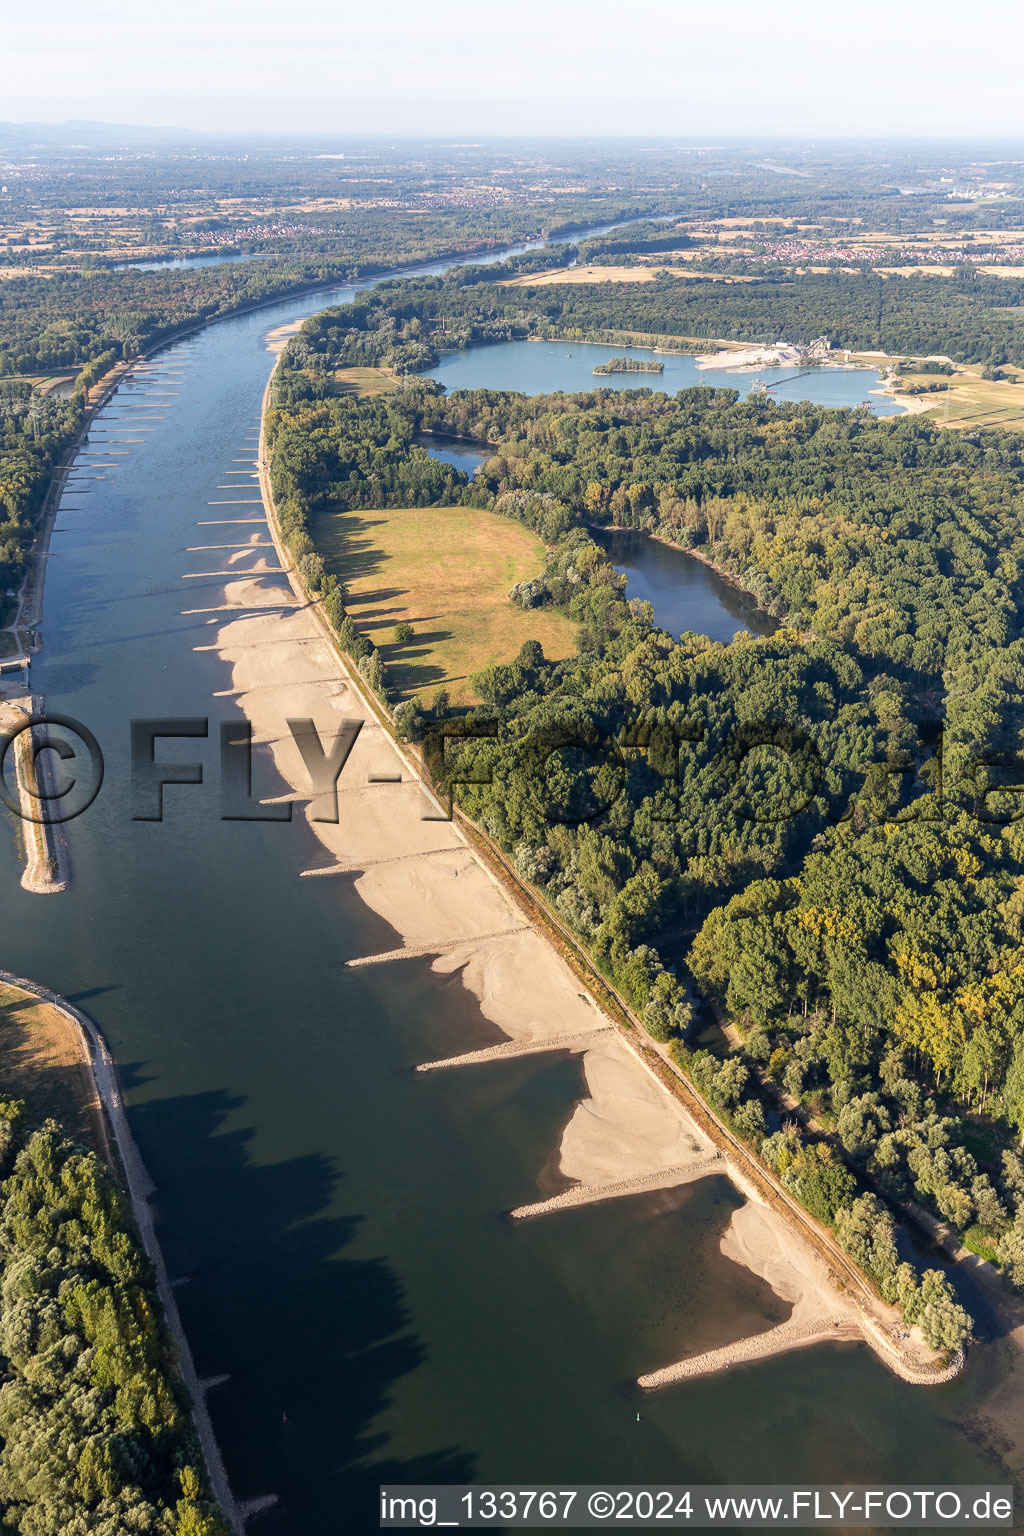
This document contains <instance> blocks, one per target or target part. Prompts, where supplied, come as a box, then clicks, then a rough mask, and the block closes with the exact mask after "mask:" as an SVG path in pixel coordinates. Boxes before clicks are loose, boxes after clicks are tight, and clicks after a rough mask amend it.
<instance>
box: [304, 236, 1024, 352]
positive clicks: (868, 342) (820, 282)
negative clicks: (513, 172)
mask: <svg viewBox="0 0 1024 1536" xmlns="http://www.w3.org/2000/svg"><path fill="white" fill-rule="evenodd" d="M568 259H571V258H568ZM511 271H512V273H513V275H518V269H511ZM503 275H504V274H503V272H502V269H501V268H500V267H492V268H491V269H489V270H488V271H486V272H484V271H482V270H481V269H480V268H478V267H463V268H461V269H459V270H457V271H454V272H449V273H446V274H445V275H444V276H443V277H434V278H420V279H406V280H404V281H397V282H390V283H382V284H380V286H379V287H378V288H376V289H374V290H373V296H372V297H371V295H369V294H367V295H366V296H365V297H361V299H360V302H359V303H358V304H357V306H355V307H354V308H353V307H351V306H349V307H347V308H346V309H344V310H328V311H326V312H325V315H324V317H323V319H322V323H321V325H320V327H319V328H318V330H317V331H316V332H315V333H314V334H313V335H311V336H310V337H309V338H308V345H309V346H310V348H311V350H312V351H317V350H321V351H322V350H323V349H324V348H325V347H330V348H332V349H333V351H334V352H336V353H337V354H338V355H339V356H341V357H342V358H343V360H345V361H352V362H356V361H374V360H378V359H380V358H382V357H383V358H386V359H387V360H388V361H392V362H394V363H395V365H396V366H399V367H407V368H416V367H425V366H427V365H428V364H430V363H432V362H435V361H436V360H437V357H438V355H439V352H440V351H441V350H447V349H452V348H458V347H464V346H471V345H474V344H479V343H480V342H486V341H495V340H506V339H509V338H516V337H525V336H530V335H535V336H546V335H558V336H565V337H568V338H569V339H570V340H586V339H587V338H588V337H590V336H594V335H603V334H606V333H608V332H611V333H614V334H615V335H618V336H622V335H625V334H626V333H631V334H634V335H636V334H639V335H645V336H646V335H662V336H679V337H697V338H711V337H721V338H725V339H734V340H739V341H749V342H752V343H753V342H757V343H764V344H766V345H770V344H772V343H774V342H777V341H778V340H779V339H780V338H782V339H784V340H786V341H790V342H803V343H809V342H811V341H813V340H814V339H815V338H816V337H818V336H821V335H827V336H828V337H829V338H830V340H831V342H832V345H833V346H835V347H847V348H850V349H851V350H860V351H882V352H887V353H894V354H900V353H908V354H911V355H922V354H927V353H934V352H941V353H946V354H948V355H949V356H950V357H953V358H955V359H956V360H957V361H959V362H983V363H992V364H994V365H995V364H999V363H1005V362H1010V363H1024V313H1014V312H1013V310H1014V308H1015V307H1018V306H1024V277H1022V278H1021V279H1016V278H1000V277H985V276H983V275H981V274H979V273H977V272H976V271H975V270H974V269H973V268H971V267H964V268H961V269H958V270H957V272H956V273H955V274H954V275H953V276H952V277H937V276H919V275H907V276H901V277H889V278H886V277H879V276H877V275H876V274H875V273H872V272H869V271H864V272H859V273H856V274H853V273H845V274H844V273H837V272H827V273H815V272H808V273H806V274H805V275H804V276H802V277H787V278H785V279H782V278H779V277H771V278H767V277H758V278H757V279H756V280H755V281H753V282H748V283H736V284H729V283H709V282H706V281H701V280H699V279H697V278H687V277H676V276H673V275H672V274H670V273H665V274H660V275H659V276H657V277H656V278H655V279H654V280H653V281H651V282H649V283H642V284H637V283H591V284H586V283H585V284H566V285H563V286H559V285H557V284H556V285H554V286H551V287H548V286H545V287H543V288H536V289H531V288H506V289H502V287H501V286H500V281H501V278H502V276H503ZM440 315H443V316H444V321H445V324H444V329H443V331H441V330H438V329H437V324H436V322H437V317H438V316H440ZM342 317H343V318H342ZM343 333H344V339H345V346H344V348H341V347H340V346H339V342H340V340H341V337H342V334H343ZM413 341H414V342H415V347H418V348H420V349H422V350H421V351H417V350H416V349H415V347H410V345H409V343H410V342H413Z"/></svg>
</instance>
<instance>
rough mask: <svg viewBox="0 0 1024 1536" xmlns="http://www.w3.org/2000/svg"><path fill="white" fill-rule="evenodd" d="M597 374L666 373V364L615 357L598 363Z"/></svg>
mask: <svg viewBox="0 0 1024 1536" xmlns="http://www.w3.org/2000/svg"><path fill="white" fill-rule="evenodd" d="M594 372H595V373H664V372H665V364H664V363H652V362H643V361H642V360H641V359H640V358H638V357H613V358H610V359H609V360H608V362H607V363H598V365H597V367H596V368H595V369H594Z"/></svg>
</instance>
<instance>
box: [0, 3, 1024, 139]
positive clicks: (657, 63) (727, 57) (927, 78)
mask: <svg viewBox="0 0 1024 1536" xmlns="http://www.w3.org/2000/svg"><path fill="white" fill-rule="evenodd" d="M1022 43H1024V4H1021V3H1020V0H987V3H985V4H984V5H981V4H975V5H970V4H967V3H965V0H896V3H892V4H888V5H886V4H879V3H878V0H874V3H864V0H860V3H850V0H847V3H845V4H843V3H837V0H729V3H727V4H724V3H717V4H716V3H713V0H699V3H695V0H615V3H611V0H514V3H511V4H509V3H504V4H501V5H498V4H495V3H494V0H386V3H382V4H376V5H374V4H367V3H366V0H360V3H359V4H354V3H352V0H298V3H293V4H285V3H282V0H167V3H165V4H162V5H159V4H156V3H154V0H30V3H28V4H26V3H23V0H0V81H2V85H0V119H14V120H24V119H37V120H40V119H41V120H45V121H51V122H53V121H63V120H64V119H66V118H69V117H85V118H99V119H103V120H105V121H108V122H133V123H147V124H154V125H158V124H165V125H174V126H179V125H180V126H184V127H190V128H228V129H235V128H237V129H254V128H264V129H271V130H274V131H288V130H298V131H309V130H312V131H326V132H335V131H336V132H341V133H350V132H358V131H363V132H368V133H375V134H377V133H382V132H383V133H388V132H393V133H442V134H450V133H468V134H482V133H487V132H494V133H549V132H555V133H570V134H574V133H580V134H588V135H593V134H597V133H601V132H606V133H616V134H621V133H641V134H645V133H660V134H679V135H686V136H690V135H694V134H696V135H702V134H704V133H706V132H713V133H715V134H722V133H727V132H734V133H741V134H743V133H763V134H794V135H797V134H803V135H807V134H814V135H824V134H857V135H860V134H864V133H878V134H886V133H912V134H919V133H927V134H939V135H942V136H952V135H961V134H970V135H977V134H1009V135H1022V136H1024V93H1022V92H1021V91H1020V89H1019V85H1018V60H1019V58H1020V54H1021V45H1022Z"/></svg>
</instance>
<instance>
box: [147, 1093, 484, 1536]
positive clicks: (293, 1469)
mask: <svg viewBox="0 0 1024 1536" xmlns="http://www.w3.org/2000/svg"><path fill="white" fill-rule="evenodd" d="M121 1075H122V1080H123V1082H124V1084H125V1087H126V1089H127V1090H129V1091H131V1090H132V1089H134V1088H139V1087H141V1086H142V1085H143V1083H144V1082H145V1080H146V1079H145V1075H144V1073H143V1072H140V1070H139V1067H138V1066H137V1065H136V1066H135V1067H134V1068H133V1067H126V1068H124V1069H122V1074H121ZM242 1102H243V1101H241V1100H240V1099H238V1098H237V1097H233V1096H231V1095H229V1094H228V1093H226V1092H223V1091H217V1092H210V1093H203V1094H194V1095H189V1096H187V1097H178V1098H164V1099H151V1100H149V1101H147V1102H144V1103H141V1104H139V1105H138V1106H136V1107H133V1108H132V1110H131V1119H132V1126H133V1130H134V1132H135V1135H136V1137H137V1139H138V1142H139V1146H140V1150H141V1151H142V1155H143V1159H144V1161H145V1162H146V1165H147V1168H148V1171H149V1173H150V1176H151V1177H152V1179H153V1182H154V1185H155V1186H156V1188H155V1193H154V1195H153V1197H152V1201H153V1209H154V1216H155V1218H156V1220H157V1227H158V1234H159V1237H160V1241H161V1244H162V1245H163V1249H164V1256H165V1259H166V1261H167V1267H168V1270H169V1272H170V1274H171V1277H172V1279H174V1280H178V1281H179V1282H182V1281H183V1282H184V1283H179V1284H178V1285H177V1287H176V1292H175V1294H176V1296H177V1300H178V1306H179V1309H180V1312H181V1317H182V1322H183V1324H184V1327H185V1331H186V1333H187V1335H188V1338H189V1341H190V1344H191V1348H192V1352H193V1356H194V1358H195V1364H196V1370H197V1372H198V1375H199V1377H200V1379H204V1378H209V1377H217V1376H221V1375H227V1376H228V1377H229V1380H228V1381H227V1382H225V1383H224V1384H222V1385H220V1386H217V1387H215V1388H213V1389H212V1390H211V1391H210V1393H209V1396H208V1402H209V1408H210V1414H211V1417H212V1419H213V1424H214V1428H215V1430H216V1433H217V1436H218V1439H219V1441H220V1445H221V1449H222V1451H223V1454H224V1460H225V1464H226V1466H227V1469H228V1476H229V1478H230V1481H231V1484H232V1488H233V1490H234V1492H235V1495H236V1497H237V1498H238V1499H239V1500H245V1499H250V1498H258V1497H261V1496H263V1495H266V1494H275V1495H277V1497H278V1500H279V1503H278V1504H276V1505H275V1506H274V1507H273V1508H271V1509H269V1510H267V1511H266V1512H265V1513H262V1514H260V1515H259V1516H258V1517H257V1518H256V1520H255V1523H254V1525H253V1526H252V1529H253V1530H254V1531H256V1530H258V1531H259V1533H260V1536H310V1533H312V1532H315V1531H324V1532H326V1531H329V1530H333V1529H338V1528H340V1524H339V1522H344V1523H345V1524H348V1525H351V1526H352V1527H353V1528H356V1529H363V1528H369V1527H370V1525H371V1524H372V1525H373V1526H374V1527H376V1524H377V1521H378V1516H377V1514H376V1513H375V1511H376V1509H377V1500H378V1493H377V1490H378V1487H379V1484H380V1483H381V1482H383V1481H391V1482H395V1483H400V1482H406V1483H417V1482H420V1483H426V1482H463V1481H471V1480H472V1476H473V1471H474V1461H473V1457H472V1456H471V1455H470V1454H468V1453H466V1452H464V1451H462V1450H460V1449H459V1448H457V1447H442V1448H439V1449H438V1450H437V1451H435V1452H432V1453H430V1454H428V1455H425V1456H419V1457H414V1458H411V1459H403V1458H402V1457H400V1456H389V1455H388V1454H387V1451H388V1445H387V1438H386V1436H385V1435H383V1434H379V1433H375V1432H374V1431H373V1429H372V1427H371V1426H372V1422H373V1420H374V1418H375V1417H376V1416H377V1415H378V1414H380V1413H381V1412H383V1411H384V1410H385V1409H386V1408H387V1407H388V1405H389V1402H390V1393H391V1389H392V1387H393V1386H394V1385H395V1384H396V1383H397V1382H398V1381H399V1380H401V1378H402V1377H404V1376H406V1375H407V1374H408V1373H409V1372H411V1371H413V1370H415V1369H416V1368H417V1367H418V1366H420V1365H421V1364H422V1363H423V1361H424V1358H425V1351H424V1347H423V1345H422V1343H421V1342H420V1341H419V1340H418V1339H417V1338H416V1337H415V1335H414V1334H413V1333H412V1332H411V1331H410V1326H409V1316H408V1312H407V1310H406V1306H405V1303H404V1298H403V1293H402V1287H401V1285H400V1283H399V1281H398V1280H397V1278H396V1276H395V1275H394V1273H393V1272H392V1270H391V1269H390V1267H389V1265H388V1264H387V1262H386V1261H385V1260H384V1259H383V1258H380V1257H373V1258H365V1257H359V1258H357V1257H355V1256H354V1255H352V1254H348V1255H346V1252H345V1250H346V1249H348V1248H350V1247H351V1245H352V1243H353V1241H354V1239H355V1237H356V1235H357V1233H358V1231H359V1228H360V1225H361V1222H362V1219H363V1218H362V1217H361V1216H360V1215H358V1214H354V1213H353V1214H346V1215H344V1216H337V1215H332V1214H325V1212H329V1211H331V1210H332V1208H336V1195H337V1191H338V1187H339V1182H340V1180H341V1179H342V1177H343V1175H340V1174H339V1173H338V1171H337V1170H336V1169H335V1168H334V1166H333V1165H332V1163H331V1161H330V1160H329V1159H327V1158H324V1157H322V1156H320V1155H319V1154H312V1155H306V1156H299V1157H293V1158H285V1159H283V1160H281V1161H278V1162H273V1163H258V1162H257V1161H256V1160H255V1159H254V1157H253V1155H252V1153H251V1149H250V1141H251V1137H252V1133H251V1131H249V1130H248V1129H241V1130H234V1129H226V1128H225V1125H226V1122H227V1121H229V1119H234V1118H235V1117H236V1116H237V1113H238V1111H239V1110H240V1109H241V1107H242ZM369 1457H374V1458H375V1459H374V1461H373V1462H372V1465H370V1466H367V1465H365V1462H366V1459H367V1458H369ZM378 1458H379V1459H378Z"/></svg>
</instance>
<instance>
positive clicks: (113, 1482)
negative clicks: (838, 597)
mask: <svg viewBox="0 0 1024 1536" xmlns="http://www.w3.org/2000/svg"><path fill="white" fill-rule="evenodd" d="M0 1180H2V1182H0V1531H2V1532H5V1533H10V1536H79V1533H84V1532H89V1533H90V1536H227V1526H226V1525H225V1524H224V1522H223V1520H222V1519H221V1517H220V1515H219V1514H218V1513H217V1511H216V1509H215V1507H214V1505H213V1502H212V1500H211V1498H210V1494H209V1489H208V1487H207V1483H206V1474H205V1471H204V1469H203V1460H202V1454H201V1451H200V1447H199V1442H198V1439H197V1437H196V1434H195V1431H194V1429H193V1426H192V1420H191V1414H190V1408H189V1403H188V1400H187V1397H186V1394H185V1390H184V1388H183V1386H182V1384H181V1381H180V1379H179V1377H178V1374H177V1369H176V1366H175V1360H174V1349H173V1345H172V1343H171V1340H170V1338H169V1336H168V1333H167V1329H166V1326H165V1324H164V1322H163V1318H162V1312H161V1308H160V1304H159V1301H158V1298H157V1294H156V1288H155V1284H154V1278H153V1273H152V1268H151V1265H150V1263H149V1260H148V1259H147V1258H146V1256H145V1254H144V1253H143V1251H142V1249H141V1247H140V1244H139V1241H138V1237H137V1235H136V1231H135V1227H134V1223H133V1221H132V1218H131V1215H130V1213H129V1210H128V1207H127V1204H126V1202H125V1198H124V1195H123V1194H122V1192H121V1189H120V1186H119V1184H118V1182H117V1180H116V1179H115V1176H114V1174H113V1173H112V1172H111V1170H110V1169H109V1168H108V1167H107V1165H106V1164H105V1163H104V1162H103V1161H102V1159H101V1158H100V1157H98V1156H97V1154H96V1153H95V1152H94V1151H92V1150H91V1149H90V1148H88V1147H86V1146H84V1145H83V1144H81V1143H80V1142H77V1141H74V1140H72V1139H70V1138H69V1137H68V1136H67V1135H66V1134H65V1133H64V1132H63V1130H62V1129H61V1127H60V1126H59V1125H58V1124H57V1123H56V1122H55V1121H53V1120H51V1119H45V1120H41V1121H40V1120H39V1119H38V1118H37V1117H36V1116H35V1115H34V1114H33V1113H32V1109H31V1107H30V1105H29V1104H27V1103H26V1102H25V1101H23V1100H20V1099H15V1098H11V1097H9V1096H3V1097H0Z"/></svg>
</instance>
